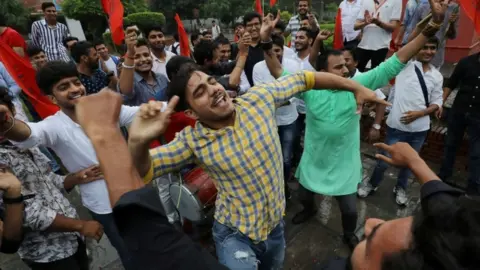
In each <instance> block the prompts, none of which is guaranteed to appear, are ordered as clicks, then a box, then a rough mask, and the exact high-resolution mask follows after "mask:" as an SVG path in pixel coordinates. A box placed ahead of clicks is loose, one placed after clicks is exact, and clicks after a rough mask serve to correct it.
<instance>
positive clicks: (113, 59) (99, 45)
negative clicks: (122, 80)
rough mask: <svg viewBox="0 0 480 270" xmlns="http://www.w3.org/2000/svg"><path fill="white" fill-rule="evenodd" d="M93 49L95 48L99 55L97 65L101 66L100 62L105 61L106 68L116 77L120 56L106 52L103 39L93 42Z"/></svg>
mask: <svg viewBox="0 0 480 270" xmlns="http://www.w3.org/2000/svg"><path fill="white" fill-rule="evenodd" d="M95 49H96V50H97V53H98V56H100V60H99V61H100V63H99V66H102V65H101V62H103V63H105V66H106V67H107V69H108V70H109V71H111V72H113V74H115V77H118V71H117V66H118V64H119V63H120V58H119V57H117V56H115V55H110V54H109V53H108V48H107V46H106V45H105V42H103V41H97V42H95Z"/></svg>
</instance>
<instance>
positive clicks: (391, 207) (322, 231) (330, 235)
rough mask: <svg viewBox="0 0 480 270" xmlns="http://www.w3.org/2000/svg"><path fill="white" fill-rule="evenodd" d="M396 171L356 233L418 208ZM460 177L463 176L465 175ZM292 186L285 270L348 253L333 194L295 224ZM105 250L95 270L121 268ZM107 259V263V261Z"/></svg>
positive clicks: (16, 269)
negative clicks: (399, 192)
mask: <svg viewBox="0 0 480 270" xmlns="http://www.w3.org/2000/svg"><path fill="white" fill-rule="evenodd" d="M362 153H363V154H362V160H363V166H364V173H363V176H364V179H368V177H369V176H370V174H371V172H372V170H373V168H374V166H375V163H376V161H375V159H374V157H373V153H374V149H372V147H371V146H368V145H366V144H362ZM433 166H434V165H433ZM434 170H435V169H434ZM396 173H397V169H395V168H389V169H388V170H387V172H386V173H385V178H384V181H383V182H382V185H381V186H380V187H379V189H378V191H377V192H376V193H374V194H373V195H372V196H369V197H368V198H366V199H358V202H357V209H358V213H359V219H358V224H357V225H358V226H357V228H358V229H357V235H358V236H359V237H361V236H362V235H363V224H364V222H365V219H366V218H370V217H375V218H381V219H394V218H398V217H405V216H408V215H411V214H412V213H413V211H415V209H416V208H417V207H418V205H419V191H420V185H419V184H418V183H416V182H414V181H413V179H410V181H409V195H410V200H409V202H408V205H407V206H406V207H399V206H397V205H396V203H395V199H394V196H393V192H392V190H393V187H394V185H395V182H396ZM459 177H460V178H463V177H462V176H459ZM457 179H458V178H457ZM289 185H290V187H291V188H292V189H293V190H294V192H293V197H292V200H291V203H290V204H289V207H288V208H287V214H286V216H285V221H286V224H287V225H286V242H287V251H286V256H285V269H292V270H293V269H295V270H302V269H315V268H317V267H318V266H320V264H321V263H322V262H324V261H325V260H327V259H330V258H334V257H336V256H341V257H345V256H348V248H347V247H346V246H345V245H344V244H343V242H342V238H341V233H342V225H341V218H340V211H339V208H338V206H337V203H336V201H335V200H334V199H333V198H331V197H323V196H320V195H317V196H316V203H317V206H318V208H319V211H318V212H317V215H316V216H315V218H312V219H310V220H309V221H308V222H306V223H303V224H300V225H293V224H292V223H291V219H292V218H293V216H294V215H295V213H296V212H298V211H300V210H301V209H302V207H301V206H300V204H299V203H298V198H297V194H296V192H295V190H297V189H298V183H296V182H295V181H293V182H291V183H289ZM74 201H75V202H76V203H77V204H76V205H77V206H78V205H79V204H78V203H79V200H78V198H74ZM79 212H80V215H81V216H83V215H85V214H86V213H85V211H84V210H79ZM106 249H107V250H106V251H105V252H106V253H105V254H107V255H108V256H110V257H111V259H112V260H113V261H112V260H110V261H112V262H109V263H108V264H103V265H102V264H99V263H96V265H95V267H93V269H109V270H117V269H122V267H121V266H119V262H118V260H115V256H116V254H114V252H113V255H112V251H111V250H110V251H109V250H108V249H111V247H109V246H108V245H107V248H106ZM102 256H105V255H102ZM108 256H107V257H108ZM112 256H113V257H112ZM104 262H105V263H106V262H107V261H104ZM0 267H1V268H2V269H3V270H23V269H28V268H26V267H25V266H24V265H23V263H22V262H21V261H20V260H19V259H18V257H16V256H7V255H3V254H2V255H0Z"/></svg>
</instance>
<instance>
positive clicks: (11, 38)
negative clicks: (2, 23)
mask: <svg viewBox="0 0 480 270" xmlns="http://www.w3.org/2000/svg"><path fill="white" fill-rule="evenodd" d="M0 40H1V41H3V42H5V43H6V44H7V45H8V46H9V47H10V48H14V47H21V48H23V53H24V55H25V58H26V59H28V56H27V43H26V42H25V40H24V39H23V37H22V35H20V34H19V33H18V32H17V31H15V30H14V29H12V28H10V27H7V28H6V29H5V31H3V33H2V34H0Z"/></svg>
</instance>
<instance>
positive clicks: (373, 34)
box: [357, 0, 402, 51]
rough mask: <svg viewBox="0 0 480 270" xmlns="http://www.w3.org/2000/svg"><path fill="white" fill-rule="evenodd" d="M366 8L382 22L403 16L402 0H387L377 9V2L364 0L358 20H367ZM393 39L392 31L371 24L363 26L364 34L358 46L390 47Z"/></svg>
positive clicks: (376, 48) (377, 48)
mask: <svg viewBox="0 0 480 270" xmlns="http://www.w3.org/2000/svg"><path fill="white" fill-rule="evenodd" d="M365 10H368V11H369V13H370V15H371V16H372V18H373V17H377V16H378V15H379V18H380V20H381V21H382V22H387V23H388V22H390V21H394V20H397V21H400V19H401V17H402V1H401V0H385V2H384V3H383V4H382V5H381V6H380V7H379V8H378V9H377V10H376V9H375V2H374V1H373V0H364V1H363V5H362V9H361V10H360V12H359V13H358V17H357V20H359V21H364V20H365ZM391 40H392V33H391V32H388V31H386V30H385V29H383V28H380V27H378V26H377V25H375V24H373V23H372V24H369V25H367V26H365V27H364V28H363V35H362V40H361V41H360V44H358V47H359V48H361V49H364V50H372V51H376V50H380V49H385V48H389V47H390V41H391Z"/></svg>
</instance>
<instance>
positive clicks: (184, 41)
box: [175, 13, 190, 57]
mask: <svg viewBox="0 0 480 270" xmlns="http://www.w3.org/2000/svg"><path fill="white" fill-rule="evenodd" d="M175 21H176V22H177V33H178V39H179V43H180V53H181V54H182V55H183V56H186V57H190V43H189V41H188V35H187V32H186V31H185V27H184V26H183V22H182V20H181V19H180V16H178V13H176V14H175Z"/></svg>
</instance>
